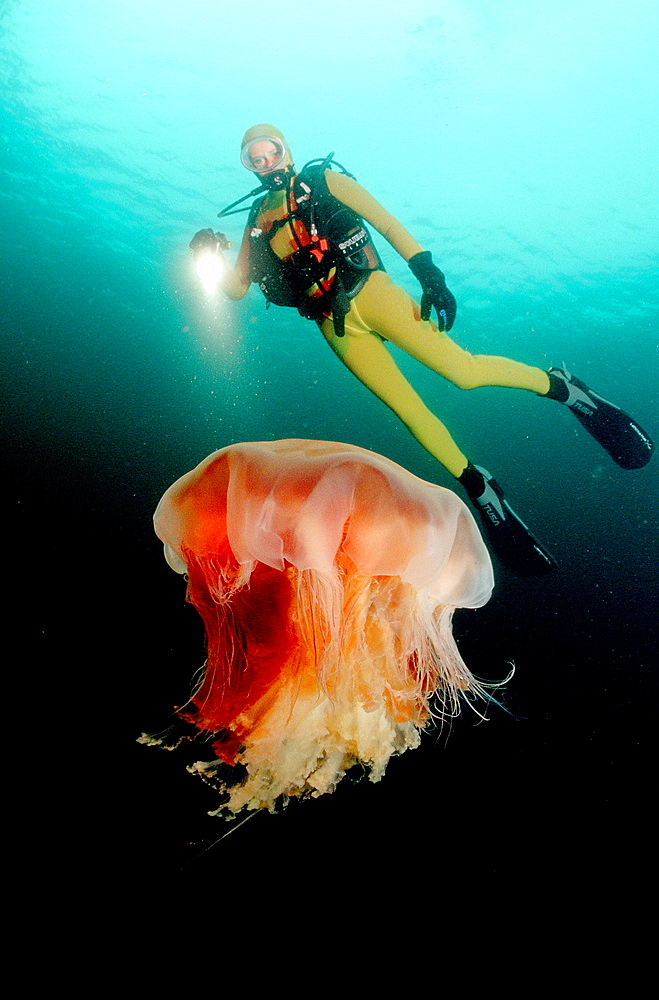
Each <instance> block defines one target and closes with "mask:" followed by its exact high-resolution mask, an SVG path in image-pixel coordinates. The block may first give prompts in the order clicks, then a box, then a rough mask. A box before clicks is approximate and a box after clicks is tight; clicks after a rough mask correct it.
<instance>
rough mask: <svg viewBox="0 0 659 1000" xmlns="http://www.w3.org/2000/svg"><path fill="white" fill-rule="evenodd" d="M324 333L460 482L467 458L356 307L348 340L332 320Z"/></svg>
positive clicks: (349, 318) (362, 379) (348, 324)
mask: <svg viewBox="0 0 659 1000" xmlns="http://www.w3.org/2000/svg"><path fill="white" fill-rule="evenodd" d="M322 330H323V333H324V334H325V337H326V339H327V341H328V343H329V345H330V347H331V348H332V350H333V351H334V353H335V354H337V355H338V357H339V358H340V359H341V361H343V363H344V365H345V366H346V368H349V369H350V371H351V372H352V373H353V375H356V376H357V378H358V379H359V381H360V382H363V384H364V385H365V386H366V387H367V389H370V390H371V392H373V393H375V395H376V396H377V397H378V399H381V400H382V402H383V403H386V404H387V406H388V407H389V408H390V409H392V410H393V411H394V413H395V414H396V416H398V417H399V418H400V419H401V420H402V421H403V423H404V424H405V426H406V427H407V429H408V430H409V431H410V433H411V434H413V435H414V437H415V438H416V439H417V441H418V442H419V444H420V445H421V446H422V447H423V448H425V449H426V451H427V452H429V453H430V454H431V455H432V456H433V458H436V459H437V461H438V462H441V464H442V465H443V466H444V467H445V468H446V469H448V471H449V472H450V473H451V475H452V476H455V477H456V478H458V477H459V476H460V475H461V473H462V472H464V470H465V469H466V467H467V464H468V459H467V457H466V455H464V454H463V452H462V451H460V449H459V448H458V446H457V444H456V443H455V441H454V440H453V438H452V437H451V435H450V434H449V432H448V430H447V428H446V427H445V426H444V424H443V423H442V422H441V420H439V419H438V418H437V417H436V416H435V415H434V413H432V412H431V411H430V410H429V409H428V407H427V406H426V405H425V403H424V402H423V400H422V399H421V397H420V396H419V395H418V393H417V392H415V390H414V389H413V388H412V386H411V385H410V383H409V382H408V381H407V379H406V378H405V376H404V375H403V373H402V372H401V370H400V368H399V367H398V365H397V364H396V362H395V361H394V359H393V358H392V356H391V354H390V353H389V351H388V350H387V348H386V347H385V346H384V343H383V341H382V338H381V337H379V336H378V335H377V334H375V333H372V332H371V331H370V330H367V329H366V328H365V327H364V326H363V324H360V323H359V318H358V316H356V315H355V310H354V307H353V309H351V310H350V312H349V313H348V315H347V316H346V320H345V336H343V337H336V336H334V333H333V328H332V323H331V320H326V321H325V322H324V323H323V326H322Z"/></svg>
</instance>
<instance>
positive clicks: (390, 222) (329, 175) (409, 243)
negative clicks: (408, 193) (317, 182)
mask: <svg viewBox="0 0 659 1000" xmlns="http://www.w3.org/2000/svg"><path fill="white" fill-rule="evenodd" d="M325 180H326V181H327V186H328V188H329V189H330V192H331V194H333V195H334V197H335V198H338V200H339V201H341V202H343V204H344V205H347V206H348V208H351V209H352V210H353V211H354V212H356V213H357V215H361V217H362V219H364V221H365V222H368V223H369V225H371V226H373V228H374V229H377V231H378V232H379V233H380V235H381V236H384V238H385V240H387V242H389V243H391V245H392V247H393V248H394V250H397V251H398V253H399V254H400V255H401V257H402V258H403V259H404V260H409V259H410V257H413V256H414V255H415V254H417V253H422V252H423V247H422V246H421V245H420V244H419V243H417V241H416V240H415V239H414V237H413V236H412V235H411V234H410V233H408V231H407V229H405V226H402V225H401V224H400V222H399V221H398V219H394V217H393V215H391V214H390V213H389V212H387V210H386V209H385V208H383V206H382V205H381V204H380V202H379V201H376V200H375V198H374V197H373V196H372V195H370V194H369V193H368V191H367V190H366V189H365V188H363V187H362V186H361V184H358V183H357V181H355V180H353V178H352V177H347V176H346V174H340V173H339V172H338V171H337V170H326V171H325Z"/></svg>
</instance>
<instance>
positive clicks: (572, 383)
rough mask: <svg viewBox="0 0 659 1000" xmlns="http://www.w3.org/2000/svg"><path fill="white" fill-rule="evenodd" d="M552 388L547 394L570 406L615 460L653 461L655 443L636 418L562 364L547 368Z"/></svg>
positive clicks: (636, 464) (629, 464) (630, 463)
mask: <svg viewBox="0 0 659 1000" xmlns="http://www.w3.org/2000/svg"><path fill="white" fill-rule="evenodd" d="M547 374H548V375H549V381H550V382H551V388H550V390H549V393H548V394H547V395H548V396H549V398H550V399H556V400H558V401H559V402H560V403H563V404H564V405H565V406H567V407H569V409H570V410H572V412H573V413H574V415H575V417H576V418H577V420H578V421H579V422H580V423H581V424H582V425H583V426H584V427H585V428H586V430H587V431H588V433H589V434H591V435H592V437H594V438H595V440H596V441H598V442H599V444H601V445H602V447H603V448H605V449H606V451H608V453H609V455H610V456H611V458H612V459H613V461H614V462H617V463H618V465H619V466H621V467H622V468H623V469H640V468H642V467H643V466H644V465H647V463H648V462H649V461H650V459H651V457H652V453H653V451H654V443H653V441H652V440H651V438H650V436H649V435H648V434H646V432H645V431H644V430H643V428H642V427H640V426H639V425H638V424H637V423H636V421H635V420H632V418H631V417H630V416H628V415H627V414H626V413H625V412H624V411H623V410H621V409H619V408H618V407H617V406H614V405H613V403H609V401H608V400H606V399H603V398H602V396H600V395H598V393H596V392H593V390H592V389H589V388H588V386H587V385H585V383H583V382H581V381H580V380H579V379H578V378H575V377H574V376H573V375H570V373H569V372H568V371H567V369H566V368H565V367H563V368H550V369H549V371H548V372H547Z"/></svg>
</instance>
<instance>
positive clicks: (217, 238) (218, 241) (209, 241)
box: [190, 229, 231, 253]
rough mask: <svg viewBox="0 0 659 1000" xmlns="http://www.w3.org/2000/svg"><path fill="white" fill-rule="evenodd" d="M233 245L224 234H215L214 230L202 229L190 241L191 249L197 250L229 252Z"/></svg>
mask: <svg viewBox="0 0 659 1000" xmlns="http://www.w3.org/2000/svg"><path fill="white" fill-rule="evenodd" d="M230 246H231V244H230V243H229V241H228V239H227V238H226V236H225V235H224V233H214V232H213V230H212V229H200V230H199V232H198V233H195V235H194V236H193V237H192V239H191V240H190V249H191V250H192V252H193V253H195V252H196V251H197V250H213V251H216V250H228V249H229V247H230Z"/></svg>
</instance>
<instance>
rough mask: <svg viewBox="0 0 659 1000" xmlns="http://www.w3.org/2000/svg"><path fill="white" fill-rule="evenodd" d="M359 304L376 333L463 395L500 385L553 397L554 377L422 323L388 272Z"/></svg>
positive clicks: (375, 277) (374, 280) (373, 280)
mask: <svg viewBox="0 0 659 1000" xmlns="http://www.w3.org/2000/svg"><path fill="white" fill-rule="evenodd" d="M357 303H358V308H359V312H360V315H361V316H362V318H363V320H364V323H365V324H366V325H367V326H368V327H369V328H370V329H372V330H376V331H377V332H378V333H379V334H380V335H381V336H382V337H384V339H385V340H390V341H391V343H392V344H396V346H397V347H400V348H401V350H403V351H405V353H406V354H409V355H410V356H411V357H413V358H415V359H416V360H417V361H420V362H421V364H423V365H425V366H426V367H427V368H430V369H431V370H432V371H435V372H437V374H438V375H441V376H442V377H443V378H445V379H447V380H448V381H449V382H452V383H453V384H454V385H456V386H458V388H460V389H476V388H478V387H480V386H485V385H498V386H507V387H508V388H511V389H527V390H528V391H529V392H535V393H537V394H539V395H544V394H545V393H547V392H548V391H549V377H548V375H547V373H546V372H544V371H543V370H542V369H541V368H534V367H533V366H531V365H525V364H522V362H520V361H513V360H512V359H510V358H504V357H497V356H494V355H487V354H470V353H469V351H465V350H463V349H462V348H461V347H459V346H458V345H457V344H456V343H455V342H454V341H453V340H451V338H450V337H449V336H447V334H445V333H442V332H440V331H439V330H438V329H437V327H436V326H435V325H434V323H430V322H427V321H425V320H422V319H421V315H420V312H419V306H418V305H417V303H416V302H415V301H414V299H412V298H411V297H410V296H409V295H408V294H407V292H405V291H403V289H402V288H400V287H399V286H398V285H395V284H394V283H393V282H392V281H391V278H389V276H388V275H387V274H385V273H384V272H382V271H376V272H374V273H373V274H372V275H371V277H370V278H369V280H368V281H367V283H366V285H365V286H364V288H363V289H362V290H361V291H360V293H359V295H358V296H357Z"/></svg>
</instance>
